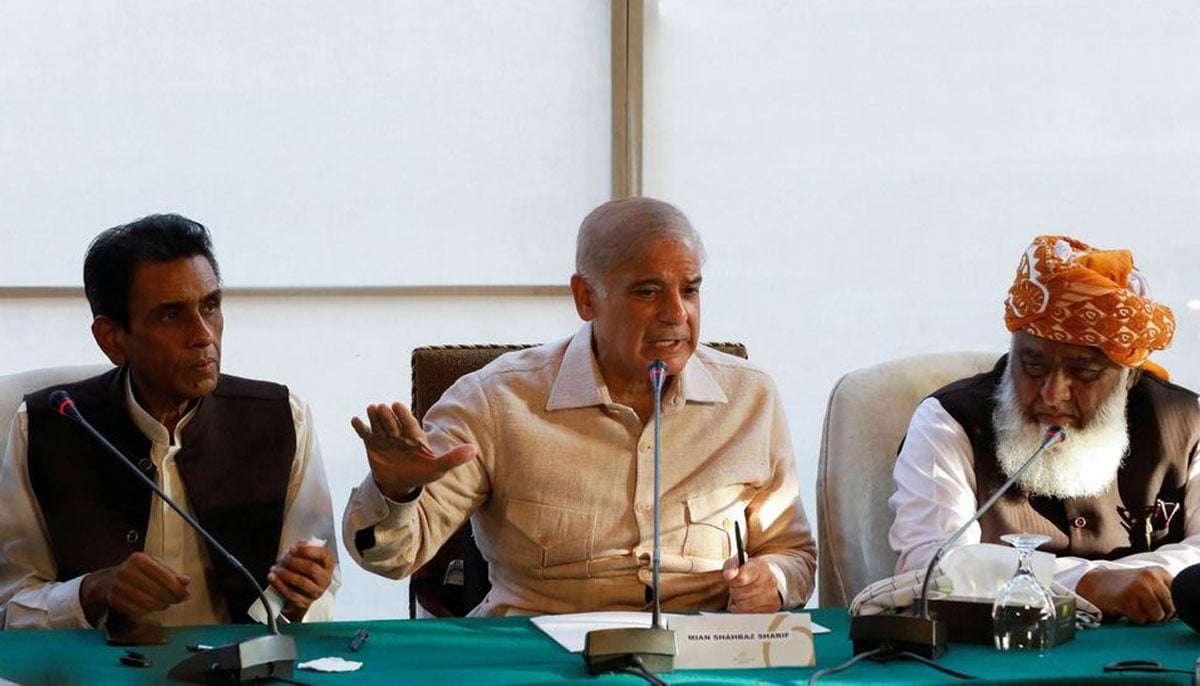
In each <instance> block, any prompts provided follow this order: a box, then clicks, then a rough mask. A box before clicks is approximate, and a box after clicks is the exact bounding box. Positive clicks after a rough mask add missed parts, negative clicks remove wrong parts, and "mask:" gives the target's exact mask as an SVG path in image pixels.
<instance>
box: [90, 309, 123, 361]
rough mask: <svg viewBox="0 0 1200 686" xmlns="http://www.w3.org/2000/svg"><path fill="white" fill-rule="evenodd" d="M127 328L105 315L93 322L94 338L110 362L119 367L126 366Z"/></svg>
mask: <svg viewBox="0 0 1200 686" xmlns="http://www.w3.org/2000/svg"><path fill="white" fill-rule="evenodd" d="M125 337H126V331H125V327H123V326H121V325H120V324H118V323H117V322H116V321H115V320H113V319H110V318H108V317H106V316H104V315H98V316H97V317H96V318H95V319H93V320H92V338H94V339H96V345H98V346H100V349H101V350H103V351H104V354H105V356H107V357H108V359H109V361H110V362H112V363H113V364H115V365H117V366H118V367H119V366H121V365H123V364H125Z"/></svg>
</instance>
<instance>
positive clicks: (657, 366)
mask: <svg viewBox="0 0 1200 686" xmlns="http://www.w3.org/2000/svg"><path fill="white" fill-rule="evenodd" d="M666 378H667V365H666V363H664V362H663V361H662V360H655V361H653V362H651V363H650V385H651V386H652V387H653V388H654V552H653V556H654V557H653V561H652V567H651V569H652V572H651V573H652V577H651V578H652V582H651V583H652V584H653V586H654V621H653V624H652V625H651V626H653V628H655V629H662V628H664V627H663V625H662V603H661V602H660V600H659V597H658V595H659V594H658V567H659V561H660V558H661V557H662V545H661V543H660V542H659V533H660V530H661V528H662V526H661V524H662V513H661V512H659V507H660V506H661V505H662V503H661V495H662V484H661V483H660V482H659V478H660V477H661V476H662V433H661V432H662V389H663V382H664V381H666Z"/></svg>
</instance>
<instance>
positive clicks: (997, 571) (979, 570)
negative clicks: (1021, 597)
mask: <svg viewBox="0 0 1200 686" xmlns="http://www.w3.org/2000/svg"><path fill="white" fill-rule="evenodd" d="M1031 563H1032V567H1033V573H1034V576H1036V577H1037V578H1038V581H1040V582H1042V585H1043V586H1045V587H1046V588H1049V587H1050V582H1051V581H1053V580H1054V556H1053V555H1051V554H1050V553H1043V552H1039V551H1034V553H1033V559H1032V561H1031ZM939 564H940V566H941V568H942V572H943V573H944V574H945V575H946V576H947V577H949V578H950V583H951V587H952V588H953V589H954V595H956V596H964V597H968V598H995V597H996V596H998V595H1000V590H1001V589H1003V588H1004V585H1005V584H1007V583H1008V582H1009V581H1010V580H1012V578H1013V574H1015V573H1016V571H1017V549H1016V548H1013V547H1010V546H1006V545H997V544H995V543H976V544H974V545H965V546H962V547H961V548H954V549H953V550H950V551H949V552H947V553H946V556H945V557H943V558H942V561H941V563H939Z"/></svg>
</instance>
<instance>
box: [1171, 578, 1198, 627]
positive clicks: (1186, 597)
mask: <svg viewBox="0 0 1200 686" xmlns="http://www.w3.org/2000/svg"><path fill="white" fill-rule="evenodd" d="M1171 602H1172V603H1174V605H1175V616H1176V617H1179V618H1180V619H1182V620H1183V623H1184V624H1187V625H1188V626H1190V627H1191V628H1192V631H1200V564H1195V565H1192V566H1191V567H1188V568H1187V569H1184V570H1183V571H1182V572H1180V573H1179V574H1177V575H1175V578H1174V579H1172V580H1171Z"/></svg>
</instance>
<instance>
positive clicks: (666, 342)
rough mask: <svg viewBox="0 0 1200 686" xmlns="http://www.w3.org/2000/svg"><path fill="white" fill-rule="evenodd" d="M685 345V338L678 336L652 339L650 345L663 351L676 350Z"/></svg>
mask: <svg viewBox="0 0 1200 686" xmlns="http://www.w3.org/2000/svg"><path fill="white" fill-rule="evenodd" d="M681 346H683V340H681V339H678V338H664V339H661V340H657V341H650V347H651V348H654V349H655V350H661V351H662V352H674V351H675V350H677V349H678V348H680V347H681Z"/></svg>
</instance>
